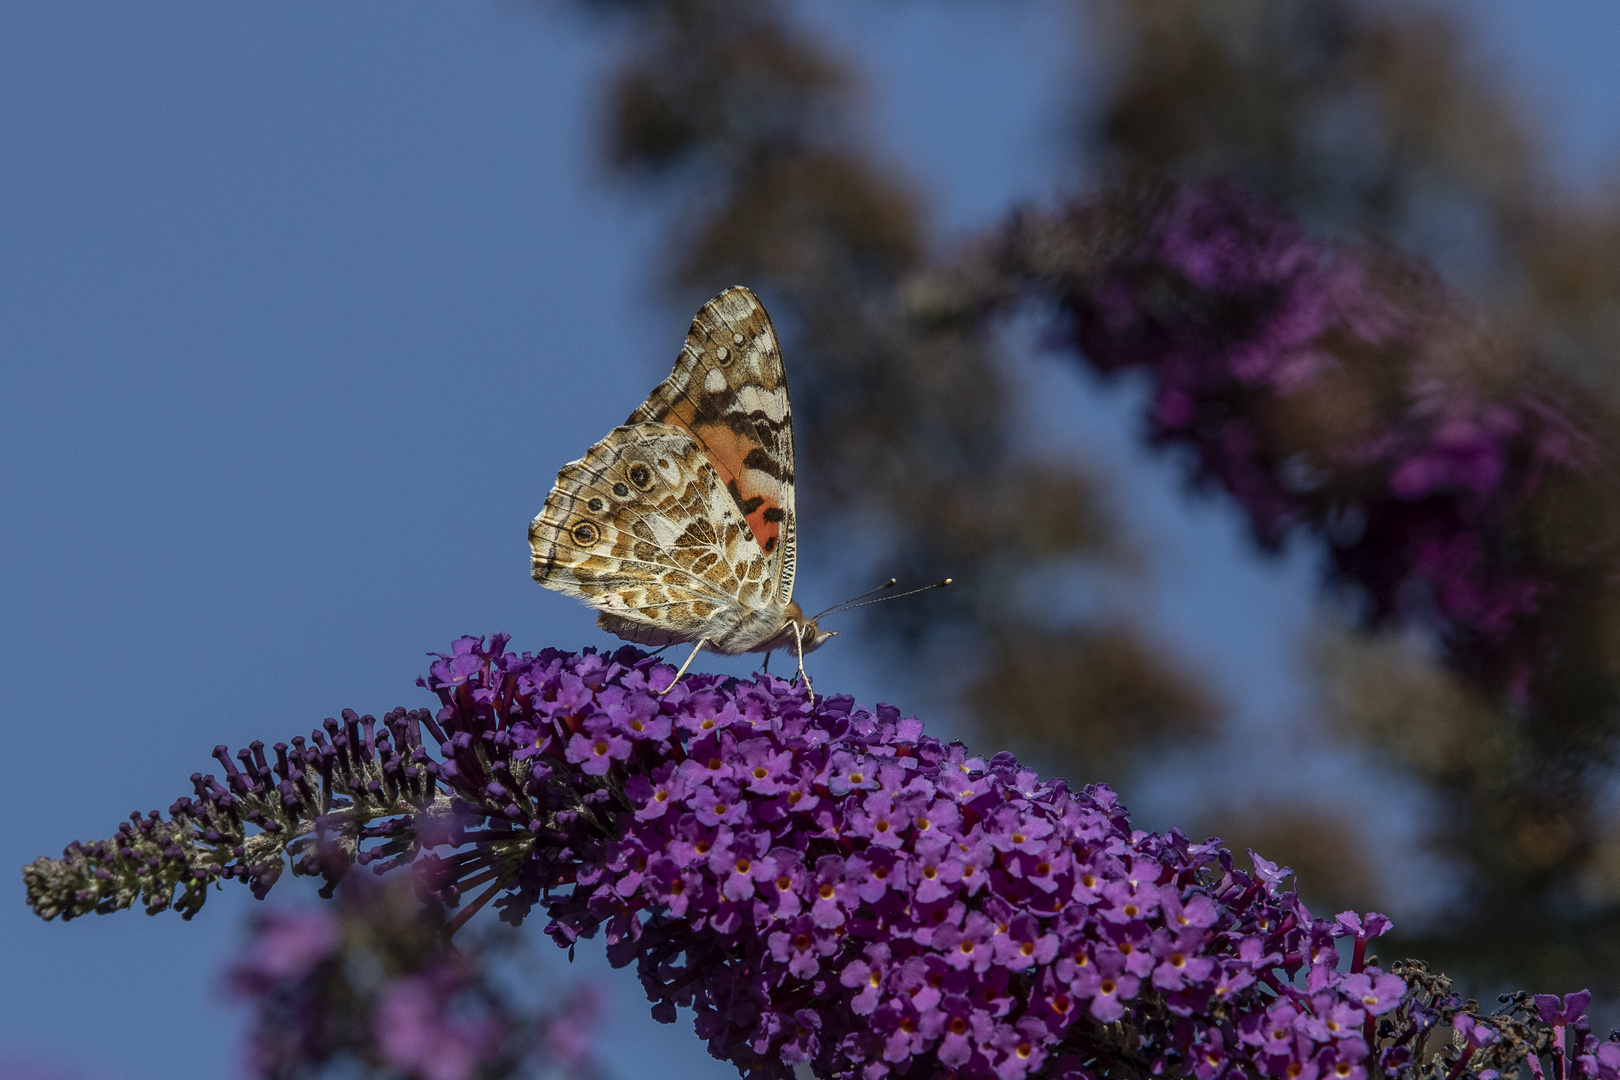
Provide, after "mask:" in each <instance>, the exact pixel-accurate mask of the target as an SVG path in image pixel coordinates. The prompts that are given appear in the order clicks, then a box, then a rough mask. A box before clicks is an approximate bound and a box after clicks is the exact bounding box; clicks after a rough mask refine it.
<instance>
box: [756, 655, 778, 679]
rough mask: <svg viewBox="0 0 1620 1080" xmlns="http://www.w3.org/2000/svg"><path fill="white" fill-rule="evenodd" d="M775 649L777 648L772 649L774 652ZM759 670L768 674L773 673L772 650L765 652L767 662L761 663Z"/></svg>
mask: <svg viewBox="0 0 1620 1080" xmlns="http://www.w3.org/2000/svg"><path fill="white" fill-rule="evenodd" d="M774 651H775V650H772V652H774ZM759 670H761V671H763V672H764V673H765V674H767V675H769V674H770V673H771V654H770V652H767V653H766V654H765V662H764V663H763V664H761V665H759Z"/></svg>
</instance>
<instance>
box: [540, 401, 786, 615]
mask: <svg viewBox="0 0 1620 1080" xmlns="http://www.w3.org/2000/svg"><path fill="white" fill-rule="evenodd" d="M529 549H530V554H531V557H532V572H533V574H534V579H535V580H536V581H538V582H539V583H540V584H542V585H544V586H545V587H546V588H548V589H555V590H557V591H558V592H562V593H567V594H568V595H570V596H576V597H578V598H580V599H581V600H584V601H585V602H586V603H587V604H589V605H591V606H592V607H594V608H596V609H598V610H599V611H601V612H602V614H601V615H600V616H599V617H598V619H597V623H598V625H600V626H601V627H602V628H603V629H605V630H608V631H609V632H611V633H614V634H617V635H618V636H619V637H622V638H625V639H627V640H629V641H634V642H637V643H638V644H642V645H652V646H661V645H668V644H670V643H672V642H677V641H696V640H698V638H700V637H707V638H710V639H711V640H712V639H713V638H715V637H716V636H717V635H718V634H720V633H721V632H723V631H724V630H725V629H726V628H728V627H732V626H735V625H737V624H738V623H739V622H740V621H742V619H743V618H744V616H745V614H746V612H747V611H748V610H749V609H751V608H754V607H758V606H759V604H760V603H761V601H763V599H764V598H765V597H766V596H767V595H768V594H769V593H770V591H771V590H772V589H774V588H775V581H774V579H772V578H771V577H770V571H771V569H772V568H771V567H770V566H769V564H768V561H767V560H766V559H765V558H764V557H763V555H762V554H761V552H760V551H759V546H758V544H757V543H756V542H755V540H754V537H753V534H752V532H751V531H750V528H749V525H748V523H747V522H746V521H745V520H744V518H743V515H742V513H741V511H740V509H739V507H738V506H737V504H736V502H735V500H734V499H733V498H732V496H731V494H730V493H729V491H728V489H727V486H726V483H725V482H724V481H723V480H722V479H721V478H720V476H719V474H718V473H717V472H716V471H715V469H714V467H713V466H712V465H711V464H710V463H709V459H708V457H707V455H706V454H705V453H704V451H703V450H702V448H701V447H699V446H698V444H697V442H696V440H694V439H693V437H692V435H691V434H690V433H689V432H687V431H685V430H684V429H682V428H679V427H673V426H670V425H667V424H656V423H638V424H632V425H627V426H624V427H618V428H614V429H613V430H612V431H610V432H608V434H607V437H606V438H604V439H602V441H600V442H598V443H597V444H596V445H594V446H592V447H591V448H590V449H589V450H588V451H586V453H585V456H584V457H583V458H582V459H580V460H579V461H574V462H570V463H569V464H567V465H565V466H563V468H562V469H561V471H559V472H558V473H557V483H556V484H555V485H554V486H553V487H552V489H551V493H550V494H549V495H547V496H546V502H545V506H544V507H543V508H542V509H541V511H540V514H539V516H537V517H536V518H535V519H534V521H533V522H532V523H531V524H530V526H529Z"/></svg>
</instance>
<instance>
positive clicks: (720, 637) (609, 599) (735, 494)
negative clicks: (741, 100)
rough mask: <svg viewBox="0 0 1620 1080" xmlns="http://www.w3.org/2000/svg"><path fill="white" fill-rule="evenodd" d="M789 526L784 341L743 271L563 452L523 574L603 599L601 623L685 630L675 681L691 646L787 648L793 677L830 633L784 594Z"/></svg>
mask: <svg viewBox="0 0 1620 1080" xmlns="http://www.w3.org/2000/svg"><path fill="white" fill-rule="evenodd" d="M796 539H797V532H796V529H795V524H794V514H793V417H792V414H791V412H790V411H789V409H788V389H787V375H786V373H785V372H784V371H783V370H782V351H781V349H780V348H779V346H778V345H777V341H776V331H775V330H774V329H772V327H771V320H770V316H768V315H766V314H765V308H764V307H763V306H762V305H761V304H760V302H759V299H758V298H757V297H755V296H754V294H753V293H752V292H750V291H748V290H747V289H745V288H742V287H740V286H739V287H735V288H731V289H727V290H726V291H725V292H723V293H721V294H720V295H719V296H717V297H715V298H714V299H713V300H710V301H709V302H708V303H707V304H704V305H703V307H702V308H701V309H699V311H698V313H697V317H696V318H695V319H693V320H692V329H691V330H690V331H689V332H688V333H687V335H686V345H685V347H684V348H682V349H681V355H680V358H679V359H677V360H676V361H675V370H674V371H673V372H672V373H671V374H670V376H669V378H667V379H665V380H664V381H663V382H662V383H660V384H659V385H658V388H657V389H655V390H654V391H653V392H652V394H651V395H650V396H649V397H648V398H647V400H646V402H645V403H643V404H642V406H641V408H639V409H637V410H636V411H635V412H633V413H631V414H630V419H629V420H627V421H626V422H625V423H624V425H623V426H622V427H616V428H614V429H613V430H612V431H610V432H608V433H607V437H606V438H604V439H603V440H602V441H601V442H599V443H597V444H596V445H595V446H592V447H591V448H590V449H589V450H587V451H586V452H585V456H584V457H583V458H581V459H580V460H579V461H573V462H570V463H568V464H567V465H564V466H563V467H562V470H561V471H559V472H558V473H557V483H556V485H555V486H554V487H553V488H552V489H551V493H550V494H549V495H547V496H546V504H545V507H544V509H542V510H541V511H540V514H539V516H538V517H536V518H535V519H534V521H533V522H532V523H531V524H530V525H529V548H530V551H531V553H532V556H533V574H534V579H535V580H536V581H538V582H539V583H540V584H542V585H544V586H545V587H546V588H548V589H555V590H556V591H558V592H561V593H567V594H568V595H570V596H577V597H579V598H580V599H581V600H584V601H585V602H586V603H587V604H589V605H591V606H592V607H594V608H596V609H598V610H599V611H601V614H600V615H598V616H597V619H596V624H597V625H598V626H600V627H601V628H602V629H604V630H607V631H608V632H609V633H613V634H617V635H618V636H619V637H621V638H624V639H625V640H626V641H633V642H635V643H636V644H638V645H649V646H655V647H663V646H666V645H672V644H675V643H676V642H692V643H694V645H695V647H694V648H693V650H692V654H691V656H688V657H687V659H686V663H685V664H682V665H681V670H680V672H678V673H676V676H675V679H676V680H679V679H680V677H681V675H682V674H684V673H685V671H686V669H687V667H688V666H689V665H690V664H691V663H692V660H693V659H694V658H695V657H696V656H697V654H698V652H699V650H702V649H708V650H710V651H711V652H717V653H724V654H726V655H728V656H737V655H741V654H742V653H748V652H764V653H769V652H771V651H772V650H774V649H790V650H791V651H793V652H794V653H796V654H797V656H798V659H799V675H800V676H801V677H804V654H805V653H807V652H812V651H814V650H815V649H817V648H819V647H820V646H821V645H822V644H823V643H825V642H826V641H827V639H828V638H830V637H832V636H833V632H830V631H825V630H821V629H819V628H818V627H817V625H816V620H815V619H813V618H806V617H805V614H804V612H803V611H802V610H800V608H799V605H798V604H796V603H794V602H793V571H794V564H795V556H796V554H797V550H796ZM805 685H806V687H808V686H809V680H808V678H805ZM670 686H674V682H673V681H672V682H671V683H670Z"/></svg>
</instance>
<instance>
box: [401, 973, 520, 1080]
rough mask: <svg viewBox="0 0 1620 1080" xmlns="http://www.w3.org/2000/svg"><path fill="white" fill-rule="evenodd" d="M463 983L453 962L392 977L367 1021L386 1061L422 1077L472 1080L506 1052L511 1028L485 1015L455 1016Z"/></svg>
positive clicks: (410, 1074) (406, 1072)
mask: <svg viewBox="0 0 1620 1080" xmlns="http://www.w3.org/2000/svg"><path fill="white" fill-rule="evenodd" d="M466 982H467V979H466V976H465V975H464V974H463V973H460V972H457V971H455V970H454V969H453V966H452V965H445V966H444V967H441V968H440V969H439V970H436V971H431V972H428V973H426V974H420V975H410V976H407V977H405V978H402V979H395V980H393V981H392V982H391V983H389V984H388V986H387V988H386V989H384V991H383V992H382V995H381V997H380V999H379V1000H378V1002H377V1007H376V1011H375V1012H374V1013H373V1016H372V1021H371V1030H372V1035H373V1037H374V1038H375V1039H376V1041H377V1048H378V1050H380V1051H381V1054H382V1058H383V1060H384V1061H385V1062H387V1063H388V1065H389V1066H390V1067H391V1068H393V1069H397V1070H399V1071H400V1072H401V1073H403V1074H405V1075H407V1076H411V1077H420V1078H421V1080H472V1078H473V1077H474V1076H476V1075H477V1074H478V1072H479V1070H480V1069H481V1068H482V1067H484V1066H485V1065H487V1064H490V1063H492V1062H494V1061H498V1060H499V1059H500V1058H501V1056H502V1055H503V1054H504V1053H505V1052H506V1040H507V1039H508V1038H509V1037H510V1035H511V1032H510V1031H508V1030H506V1027H505V1025H503V1024H502V1023H501V1022H500V1021H499V1020H498V1019H497V1018H495V1017H493V1016H489V1015H481V1016H458V1015H456V1013H455V1011H454V1005H453V998H454V996H455V994H456V992H457V991H458V990H462V989H464V988H465V984H466Z"/></svg>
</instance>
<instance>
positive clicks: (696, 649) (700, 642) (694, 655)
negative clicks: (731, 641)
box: [658, 638, 709, 697]
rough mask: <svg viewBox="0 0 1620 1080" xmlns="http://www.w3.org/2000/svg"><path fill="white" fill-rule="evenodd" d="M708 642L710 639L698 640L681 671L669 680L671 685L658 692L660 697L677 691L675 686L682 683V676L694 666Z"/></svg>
mask: <svg viewBox="0 0 1620 1080" xmlns="http://www.w3.org/2000/svg"><path fill="white" fill-rule="evenodd" d="M708 640H709V639H708V638H698V640H697V644H696V645H694V646H692V655H690V656H688V657H687V658H686V663H684V664H682V665H681V670H679V671H677V672H676V673H675V677H674V678H673V679H671V680H669V685H668V686H666V687H664V688H663V689H662V690H660V691H658V696H659V697H663V696H664V695H665V694H667V693H669V692H670V691H671V690H673V689H675V684H676V683H678V682H680V681H681V676H682V675H685V674H686V669H687V668H689V667H691V666H692V661H694V660H696V659H697V654H698V652H699V651H700V650H702V648H703V646H704V644H705V643H706V642H707V641H708Z"/></svg>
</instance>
